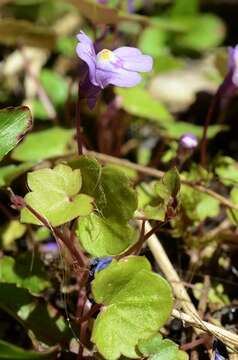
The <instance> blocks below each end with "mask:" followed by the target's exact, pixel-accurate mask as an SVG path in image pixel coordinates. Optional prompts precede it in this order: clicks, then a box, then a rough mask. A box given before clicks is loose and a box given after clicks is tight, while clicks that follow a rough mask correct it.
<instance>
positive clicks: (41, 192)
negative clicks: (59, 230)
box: [21, 164, 93, 226]
mask: <svg viewBox="0 0 238 360" xmlns="http://www.w3.org/2000/svg"><path fill="white" fill-rule="evenodd" d="M27 182H28V186H29V188H30V190H31V192H30V193H28V194H27V195H26V196H25V201H26V203H27V204H28V205H30V206H31V207H32V208H33V209H35V210H36V211H37V212H39V213H40V214H41V215H43V216H44V217H45V218H46V219H47V220H48V221H49V222H50V223H51V224H52V225H53V226H59V225H62V224H64V223H66V222H68V221H71V220H73V219H75V218H76V217H78V216H87V215H89V214H90V212H91V211H92V210H93V205H92V202H93V198H92V197H91V196H88V195H85V194H79V191H80V189H81V185H82V178H81V172H80V170H72V169H71V168H70V167H69V166H67V165H63V164H60V165H57V166H56V167H55V168H54V169H41V170H37V171H34V172H32V173H29V174H28V178H27ZM21 221H22V222H25V223H31V224H37V225H40V224H41V222H40V221H39V220H38V219H37V218H36V217H35V216H34V215H33V214H32V213H31V212H30V211H29V210H28V209H26V208H24V209H22V210H21Z"/></svg>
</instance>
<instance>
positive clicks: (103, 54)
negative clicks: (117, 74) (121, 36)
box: [98, 49, 115, 61]
mask: <svg viewBox="0 0 238 360" xmlns="http://www.w3.org/2000/svg"><path fill="white" fill-rule="evenodd" d="M98 57H99V60H104V61H110V60H114V58H115V55H114V54H113V52H112V51H111V50H108V49H103V50H102V51H100V53H99V54H98Z"/></svg>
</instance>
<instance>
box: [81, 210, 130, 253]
mask: <svg viewBox="0 0 238 360" xmlns="http://www.w3.org/2000/svg"><path fill="white" fill-rule="evenodd" d="M77 236H78V238H79V240H80V243H81V244H82V245H83V247H84V249H85V250H86V251H87V252H88V253H89V254H90V255H91V256H95V257H105V256H110V255H118V254H120V253H121V252H123V251H124V250H126V249H127V248H128V247H129V246H130V245H132V244H133V243H134V242H135V240H136V238H137V236H136V231H135V230H134V229H133V227H132V226H130V225H127V224H120V223H118V222H117V221H113V220H111V219H106V218H104V217H101V216H99V215H96V214H91V215H89V216H86V217H85V218H81V219H80V220H79V222H78V228H77Z"/></svg>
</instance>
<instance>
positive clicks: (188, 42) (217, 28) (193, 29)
mask: <svg viewBox="0 0 238 360" xmlns="http://www.w3.org/2000/svg"><path fill="white" fill-rule="evenodd" d="M180 20H181V22H183V23H184V24H185V25H187V26H188V31H187V32H186V33H185V34H182V35H181V36H179V37H178V38H177V44H178V45H179V46H181V47H183V48H187V49H192V50H196V51H205V50H208V49H210V48H213V47H216V46H218V45H220V44H221V43H222V41H223V39H224V36H225V27H224V24H223V22H222V21H221V20H220V19H219V18H218V17H217V16H215V15H211V14H205V15H201V16H196V17H191V18H189V17H187V18H186V17H184V16H183V17H181V19H180Z"/></svg>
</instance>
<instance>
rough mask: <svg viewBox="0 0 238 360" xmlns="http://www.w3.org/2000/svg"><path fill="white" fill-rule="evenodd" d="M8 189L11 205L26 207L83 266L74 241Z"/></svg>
mask: <svg viewBox="0 0 238 360" xmlns="http://www.w3.org/2000/svg"><path fill="white" fill-rule="evenodd" d="M9 191H10V193H11V201H12V204H13V206H14V207H15V208H16V209H23V208H26V209H27V210H29V211H30V212H31V213H32V214H33V215H34V216H35V217H36V218H37V219H38V220H39V221H40V222H41V223H42V224H43V225H44V226H45V227H47V228H48V229H49V230H50V231H51V232H52V234H53V235H54V237H55V238H56V239H57V238H58V239H60V240H61V241H62V242H63V243H64V245H65V246H66V247H67V249H68V250H69V252H70V253H71V255H72V257H73V259H74V260H75V261H76V262H77V264H78V266H79V267H80V268H85V267H86V264H85V261H84V258H82V257H81V255H80V253H79V252H78V251H77V249H76V247H75V246H74V243H73V242H71V241H70V239H69V238H67V237H65V236H63V234H62V233H61V231H60V230H59V229H57V228H56V227H54V226H52V225H51V224H50V223H49V222H48V220H47V219H46V218H45V217H44V216H42V215H41V214H40V213H39V212H38V211H37V210H35V209H34V208H33V207H31V206H30V205H28V204H26V202H25V200H24V199H23V198H22V197H21V196H18V195H15V194H14V193H13V191H12V190H11V189H9Z"/></svg>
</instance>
